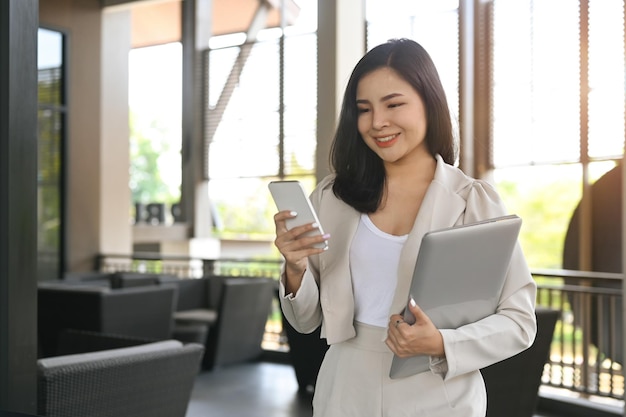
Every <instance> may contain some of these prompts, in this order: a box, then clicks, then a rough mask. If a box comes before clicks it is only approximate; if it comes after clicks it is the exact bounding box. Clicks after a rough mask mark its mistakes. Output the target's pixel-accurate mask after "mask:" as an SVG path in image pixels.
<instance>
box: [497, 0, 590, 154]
mask: <svg viewBox="0 0 626 417" xmlns="http://www.w3.org/2000/svg"><path fill="white" fill-rule="evenodd" d="M531 5H532V7H531ZM578 33H579V30H578V3H577V2H572V1H569V0H545V1H544V0H542V1H532V0H530V1H515V2H511V1H506V0H503V1H495V2H494V32H493V39H494V51H493V108H492V116H493V121H492V123H493V124H492V128H493V141H494V142H493V143H494V163H495V164H496V166H505V165H512V164H519V163H528V162H530V161H534V162H546V161H563V160H565V161H576V160H578V156H579V139H580V133H579V132H580V123H579V91H578V90H579V89H578V86H579V76H580V74H579V71H578V67H579V46H578V40H579V36H578Z"/></svg>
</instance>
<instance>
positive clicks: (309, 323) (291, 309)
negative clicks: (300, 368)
mask: <svg viewBox="0 0 626 417" xmlns="http://www.w3.org/2000/svg"><path fill="white" fill-rule="evenodd" d="M331 181H332V177H331V176H328V177H327V178H325V179H323V180H322V181H321V182H320V183H319V184H318V186H317V187H316V188H315V190H313V193H311V196H310V199H311V203H312V204H313V206H314V207H315V209H318V207H319V204H320V200H321V198H322V191H323V190H324V188H325V187H328V186H329V184H330V182H331ZM319 283H320V274H319V255H315V256H311V257H309V258H308V259H307V268H306V271H305V272H304V276H303V278H302V284H301V285H300V288H299V289H298V291H297V292H296V294H286V289H285V272H284V265H283V270H282V271H281V279H280V283H279V299H280V304H281V308H282V310H283V314H284V315H285V318H286V319H287V321H289V324H291V326H292V327H293V328H294V329H296V331H298V332H300V333H312V332H313V331H315V330H316V329H317V328H318V327H319V326H320V325H321V324H322V307H321V303H320V290H319Z"/></svg>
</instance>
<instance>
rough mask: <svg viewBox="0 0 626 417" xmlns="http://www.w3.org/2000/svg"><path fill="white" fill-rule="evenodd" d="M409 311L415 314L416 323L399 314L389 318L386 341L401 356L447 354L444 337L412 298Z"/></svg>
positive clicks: (440, 355) (441, 355)
mask: <svg viewBox="0 0 626 417" xmlns="http://www.w3.org/2000/svg"><path fill="white" fill-rule="evenodd" d="M408 308H409V311H411V313H413V316H415V323H413V324H409V323H406V322H405V321H404V320H403V317H402V316H401V315H399V314H393V315H392V316H391V317H390V318H389V329H388V330H387V339H386V340H385V343H386V344H387V346H389V349H391V351H392V352H393V353H395V354H396V355H397V356H399V357H401V358H408V357H410V356H415V355H419V354H424V355H429V356H439V357H443V356H445V350H444V347H443V337H442V336H441V333H440V332H439V330H438V329H437V328H436V327H435V325H434V324H433V322H432V321H431V320H430V318H429V317H428V316H427V315H426V313H424V312H423V311H422V309H421V308H420V307H419V306H418V305H417V304H415V301H414V300H413V299H411V302H410V303H409V307H408Z"/></svg>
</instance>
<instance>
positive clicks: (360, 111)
mask: <svg viewBox="0 0 626 417" xmlns="http://www.w3.org/2000/svg"><path fill="white" fill-rule="evenodd" d="M368 111H370V109H364V108H361V107H359V109H358V112H359V114H361V113H367V112H368Z"/></svg>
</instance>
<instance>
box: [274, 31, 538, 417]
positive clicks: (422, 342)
mask: <svg viewBox="0 0 626 417" xmlns="http://www.w3.org/2000/svg"><path fill="white" fill-rule="evenodd" d="M454 162H455V146H454V138H453V129H452V123H451V119H450V113H449V109H448V105H447V102H446V98H445V93H444V90H443V87H442V85H441V81H440V79H439V76H438V74H437V71H436V69H435V66H434V64H433V62H432V60H431V58H430V56H429V55H428V53H427V52H426V51H425V50H424V49H423V48H422V47H421V46H420V45H419V44H417V43H416V42H414V41H411V40H407V39H398V40H391V41H389V42H387V43H385V44H382V45H379V46H377V47H375V48H373V49H372V50H371V51H369V52H368V53H367V54H366V55H365V56H364V57H363V58H362V59H361V60H360V61H359V62H358V64H357V65H356V67H355V68H354V70H353V72H352V75H351V77H350V80H349V82H348V85H347V87H346V91H345V95H344V98H343V107H342V109H341V114H340V119H339V124H338V127H337V132H336V134H335V138H334V142H333V145H332V149H331V164H332V168H333V171H334V173H333V174H332V175H330V176H328V177H327V178H325V179H324V180H322V181H321V182H320V183H319V184H318V186H317V187H316V189H315V190H314V191H313V193H312V195H311V200H312V203H313V205H314V206H315V208H316V210H317V212H318V215H319V219H320V222H321V224H322V225H323V227H324V230H325V232H327V234H326V235H323V236H321V237H307V236H304V234H305V233H306V232H308V231H310V230H311V229H314V228H315V227H317V225H315V224H308V225H305V226H300V227H295V228H293V229H292V230H290V231H288V230H287V228H286V227H285V220H286V219H288V218H290V217H291V216H293V215H294V213H290V212H287V211H284V212H279V213H277V214H276V215H275V216H274V220H275V223H276V240H275V245H276V247H277V248H278V249H279V251H280V252H281V254H282V255H283V257H284V258H285V265H284V272H283V275H282V279H281V285H280V295H281V297H280V298H281V305H282V309H283V311H284V313H285V316H286V318H287V319H288V320H289V322H290V324H291V325H292V326H293V327H294V328H295V329H297V330H298V331H300V332H303V333H308V332H311V331H313V330H314V329H316V328H317V327H318V326H319V325H320V324H321V325H322V336H323V337H326V339H327V341H328V343H329V345H330V349H329V350H328V352H327V354H326V356H325V358H324V361H323V363H322V366H321V369H320V372H319V375H318V379H317V384H316V388H315V395H314V398H313V412H314V416H315V417H343V416H355V417H356V416H358V417H364V416H367V417H376V416H380V417H382V416H384V417H396V416H428V417H434V416H442V417H443V416H445V417H454V416H459V417H484V415H485V413H486V393H485V386H484V383H483V380H482V377H481V374H480V371H479V370H480V369H481V368H483V367H485V366H488V365H490V364H493V363H495V362H498V361H500V360H503V359H505V358H507V357H510V356H513V355H515V354H517V353H518V352H520V351H522V350H524V349H526V348H527V347H529V346H530V345H531V344H532V342H533V340H534V337H535V333H536V323H535V314H534V303H535V293H536V285H535V283H534V281H533V279H532V276H531V274H530V272H529V270H528V266H527V265H526V261H525V259H524V256H523V254H522V251H521V249H520V247H519V245H518V246H517V247H516V248H515V252H514V254H513V257H512V260H511V266H510V268H509V272H508V274H507V277H506V282H505V285H504V289H503V291H502V295H501V298H500V300H499V303H498V308H497V311H496V313H495V314H493V315H491V316H488V317H486V318H485V319H482V320H480V321H478V322H476V323H473V324H470V325H467V326H463V327H461V328H459V329H437V328H436V327H435V326H434V325H433V323H432V322H431V321H430V319H429V318H428V316H426V315H425V314H424V313H423V312H422V311H421V310H420V309H419V306H418V305H415V304H414V303H412V305H411V306H410V310H411V312H412V313H413V315H414V316H415V317H416V319H417V320H416V323H415V324H414V325H409V324H408V323H404V322H402V316H401V315H399V313H400V312H401V311H402V309H403V307H404V306H405V304H406V300H407V298H408V288H409V285H410V281H411V277H412V272H413V267H414V265H415V261H416V258H417V253H418V251H419V246H420V242H421V238H422V236H423V235H424V234H425V233H426V232H428V231H429V230H433V229H439V228H444V227H449V226H453V225H459V224H464V223H470V222H475V221H478V220H483V219H488V218H492V217H496V216H501V215H504V214H506V210H505V208H504V205H503V203H502V201H501V199H500V197H499V196H498V194H497V192H496V191H495V190H494V188H493V187H492V186H491V185H489V184H488V183H486V182H483V181H480V180H476V179H473V178H470V177H468V176H466V175H465V174H464V173H462V172H461V171H460V170H459V169H457V168H455V167H454V166H453V164H454ZM295 215H297V214H295ZM324 240H327V241H328V244H329V246H328V248H327V250H324V249H316V248H314V247H313V245H314V244H316V243H319V242H321V241H324ZM462 278H463V277H459V279H462ZM394 354H396V355H398V356H401V357H409V356H412V355H417V354H426V355H429V356H430V369H429V370H428V371H426V372H422V373H418V374H416V375H412V376H409V377H406V378H401V379H390V378H389V368H390V366H391V360H392V357H393V355H394Z"/></svg>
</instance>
